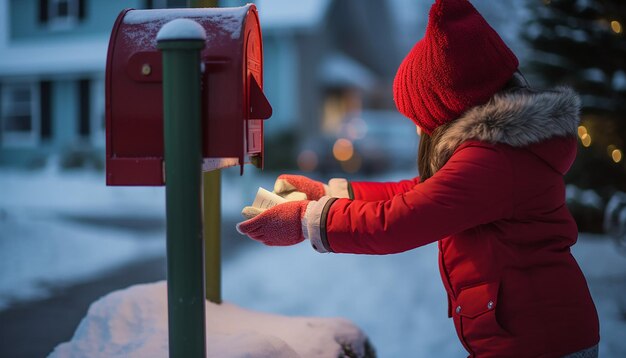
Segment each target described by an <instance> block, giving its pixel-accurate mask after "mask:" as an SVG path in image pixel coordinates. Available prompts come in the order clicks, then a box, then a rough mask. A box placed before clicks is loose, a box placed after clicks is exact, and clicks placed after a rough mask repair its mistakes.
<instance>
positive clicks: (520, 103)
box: [430, 87, 580, 173]
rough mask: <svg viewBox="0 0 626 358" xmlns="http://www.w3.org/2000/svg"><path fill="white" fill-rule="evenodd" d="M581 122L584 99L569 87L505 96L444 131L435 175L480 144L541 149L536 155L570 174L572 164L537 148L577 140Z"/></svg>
mask: <svg viewBox="0 0 626 358" xmlns="http://www.w3.org/2000/svg"><path fill="white" fill-rule="evenodd" d="M579 122H580V98H579V96H578V94H576V92H574V90H572V89H571V88H569V87H558V88H556V89H554V90H550V91H537V90H533V89H521V90H517V91H514V92H501V93H498V94H496V95H495V96H493V97H492V98H491V99H490V100H489V102H487V103H486V104H484V105H481V106H476V107H473V108H471V109H470V110H468V111H467V112H465V113H464V114H463V115H462V116H461V117H459V118H458V119H456V120H455V121H453V122H451V123H450V124H447V125H446V128H442V129H443V130H444V133H443V134H442V135H441V137H440V139H439V141H438V142H437V143H435V147H434V150H433V155H432V159H431V162H430V165H431V169H432V172H433V173H435V172H436V171H437V170H439V169H440V168H441V167H442V166H443V165H444V164H445V163H446V162H447V161H448V159H450V157H451V156H452V154H453V153H454V151H455V150H456V149H457V148H458V147H459V146H460V145H461V144H462V143H463V142H465V141H468V140H479V141H483V142H489V143H504V144H508V145H510V146H513V147H530V148H531V150H533V148H534V147H537V148H538V150H537V151H533V152H534V153H535V154H536V155H538V156H540V157H541V158H542V159H543V160H544V161H546V162H548V164H550V165H551V166H553V167H554V168H555V169H556V170H559V171H561V172H563V171H567V169H569V166H570V165H571V162H570V163H558V162H556V161H559V160H560V157H562V156H560V155H552V156H550V153H549V152H546V151H544V150H542V149H541V145H539V146H535V145H534V144H537V143H541V142H543V141H545V140H546V139H549V138H552V137H572V136H574V137H575V136H576V133H577V130H578V124H579ZM553 154H557V153H553ZM546 155H548V156H550V157H546Z"/></svg>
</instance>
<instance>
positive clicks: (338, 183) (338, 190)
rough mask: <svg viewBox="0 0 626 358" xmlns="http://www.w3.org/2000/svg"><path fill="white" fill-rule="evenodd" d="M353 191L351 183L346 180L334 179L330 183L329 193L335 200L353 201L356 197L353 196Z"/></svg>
mask: <svg viewBox="0 0 626 358" xmlns="http://www.w3.org/2000/svg"><path fill="white" fill-rule="evenodd" d="M351 191H352V188H351V186H350V182H348V180H346V179H344V178H332V179H331V180H329V181H328V191H327V193H328V195H330V196H332V197H333V198H348V199H352V198H353V197H354V195H351Z"/></svg>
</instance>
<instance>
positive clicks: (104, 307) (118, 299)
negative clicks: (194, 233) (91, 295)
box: [50, 281, 366, 358]
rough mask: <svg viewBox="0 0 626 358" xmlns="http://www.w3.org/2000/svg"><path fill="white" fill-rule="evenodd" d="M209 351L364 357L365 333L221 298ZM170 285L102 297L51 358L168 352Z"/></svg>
mask: <svg viewBox="0 0 626 358" xmlns="http://www.w3.org/2000/svg"><path fill="white" fill-rule="evenodd" d="M205 322H206V337H207V338H206V345H207V357H215V358H226V357H228V358H239V357H240V358H244V357H255V358H298V357H340V356H343V355H342V352H343V351H344V347H349V348H348V351H349V352H351V353H354V354H357V355H358V356H359V357H363V356H365V354H366V338H365V336H364V335H363V333H362V332H361V331H360V330H359V329H358V328H357V327H355V326H354V325H353V324H352V323H350V322H348V321H346V320H345V319H338V318H319V317H285V316H280V315H271V314H266V313H259V312H254V311H250V310H247V309H243V308H241V307H238V306H236V305H232V304H229V303H223V304H221V305H216V304H212V303H208V304H207V305H206V321H205ZM167 337H168V330H167V285H166V283H165V281H161V282H157V283H151V284H142V285H135V286H132V287H130V288H127V289H125V290H119V291H116V292H113V293H111V294H108V295H106V296H105V297H103V298H101V299H100V300H98V301H97V302H96V303H94V304H93V305H92V306H91V307H90V308H89V312H88V313H87V316H86V317H85V318H84V319H83V321H82V322H81V323H80V326H79V327H78V329H77V330H76V334H75V335H74V338H73V339H72V340H71V341H70V342H67V343H64V344H61V345H59V346H58V347H56V348H55V350H54V352H53V353H52V354H51V355H50V358H73V357H90V358H97V357H102V358H116V357H119V358H126V357H152V358H157V357H163V358H165V357H167V356H168V347H169V345H168V338H167Z"/></svg>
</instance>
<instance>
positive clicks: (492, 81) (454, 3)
mask: <svg viewBox="0 0 626 358" xmlns="http://www.w3.org/2000/svg"><path fill="white" fill-rule="evenodd" d="M518 65H519V62H518V60H517V58H516V57H515V55H514V54H513V52H512V51H511V50H510V49H509V48H508V47H507V46H506V45H505V44H504V42H503V41H502V39H501V38H500V36H498V34H497V33H496V32H495V30H494V29H492V28H491V26H489V24H487V22H486V21H485V19H484V18H483V17H482V16H481V15H480V14H479V13H478V11H476V9H475V8H474V7H473V6H472V4H470V2H469V1H467V0H436V1H435V4H433V6H432V8H431V9H430V14H429V19H428V26H427V27H426V34H425V35H424V38H423V39H421V40H420V41H418V42H417V43H416V44H415V46H414V47H413V49H412V50H411V52H409V54H408V55H407V56H406V58H405V59H404V60H403V61H402V64H400V67H399V68H398V72H397V74H396V78H395V79H394V83H393V97H394V100H395V102H396V107H398V110H399V111H400V112H401V113H402V114H404V115H405V116H407V117H409V118H411V119H412V120H413V122H415V124H417V125H418V126H419V127H420V128H422V130H424V131H425V132H426V133H428V134H430V133H432V131H433V130H435V128H437V127H439V126H440V125H442V124H445V123H448V122H450V121H453V120H454V119H456V118H458V117H459V116H460V115H461V114H462V113H463V112H465V111H466V110H468V109H469V108H471V107H474V106H477V105H481V104H484V103H486V102H487V101H488V100H489V98H490V97H491V96H493V95H494V94H495V93H496V92H498V91H499V90H500V89H501V88H502V87H503V86H504V85H505V84H506V82H507V81H508V80H509V79H511V77H512V76H513V73H514V72H515V71H516V70H517V67H518Z"/></svg>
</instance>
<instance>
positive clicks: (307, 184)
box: [274, 174, 328, 200]
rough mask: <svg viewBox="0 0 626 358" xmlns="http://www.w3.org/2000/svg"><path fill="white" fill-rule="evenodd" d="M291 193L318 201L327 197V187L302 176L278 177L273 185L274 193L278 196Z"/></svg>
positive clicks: (285, 175)
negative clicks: (297, 193)
mask: <svg viewBox="0 0 626 358" xmlns="http://www.w3.org/2000/svg"><path fill="white" fill-rule="evenodd" d="M293 191H299V192H302V193H305V194H306V196H307V199H309V200H319V198H321V197H322V196H324V195H328V190H327V186H326V185H324V184H322V183H321V182H318V181H315V180H313V179H309V178H307V177H305V176H302V175H293V174H282V175H279V176H278V178H277V179H276V183H274V192H275V193H276V194H278V195H280V196H285V195H286V194H288V193H290V192H293Z"/></svg>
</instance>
